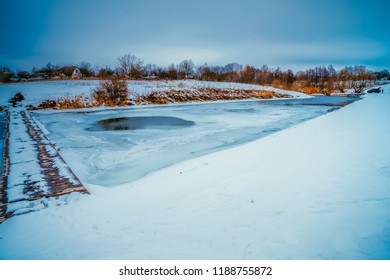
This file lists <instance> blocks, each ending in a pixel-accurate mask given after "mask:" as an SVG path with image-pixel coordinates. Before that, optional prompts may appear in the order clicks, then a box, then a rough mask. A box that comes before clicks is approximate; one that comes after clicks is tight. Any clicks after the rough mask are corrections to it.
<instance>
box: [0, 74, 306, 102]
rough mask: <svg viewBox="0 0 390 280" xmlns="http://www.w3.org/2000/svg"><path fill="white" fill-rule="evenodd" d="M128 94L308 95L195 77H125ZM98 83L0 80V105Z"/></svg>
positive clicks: (66, 94)
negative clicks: (232, 91) (260, 92)
mask: <svg viewBox="0 0 390 280" xmlns="http://www.w3.org/2000/svg"><path fill="white" fill-rule="evenodd" d="M127 84H128V89H129V95H130V98H136V97H138V96H143V95H147V94H150V93H151V92H154V91H159V92H167V91H170V90H172V89H174V90H175V89H176V90H183V89H186V90H196V89H200V88H214V89H229V90H230V89H239V90H266V91H274V92H276V93H278V94H288V95H290V96H293V97H307V95H305V94H303V93H299V92H294V91H287V90H282V89H276V88H273V87H266V86H258V85H249V84H240V83H224V82H207V81H198V80H177V81H132V80H130V81H128V83H127ZM98 85H99V80H68V81H66V80H64V81H44V82H29V83H15V84H0V106H3V105H6V104H7V103H8V100H9V99H11V98H12V97H13V96H14V95H15V94H16V93H17V92H21V93H22V94H23V95H24V97H25V101H23V104H24V105H33V106H38V105H39V104H40V103H41V102H42V101H43V100H46V99H52V100H55V99H57V98H72V97H75V96H79V95H85V96H90V95H91V94H92V92H93V90H94V89H96V87H97V86H98Z"/></svg>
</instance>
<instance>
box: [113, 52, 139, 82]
mask: <svg viewBox="0 0 390 280" xmlns="http://www.w3.org/2000/svg"><path fill="white" fill-rule="evenodd" d="M118 62H119V70H120V73H121V74H122V75H123V76H125V77H126V78H136V79H137V78H140V77H142V74H143V71H142V64H143V61H142V60H140V59H139V58H138V57H136V56H135V55H132V54H125V55H122V56H120V57H118Z"/></svg>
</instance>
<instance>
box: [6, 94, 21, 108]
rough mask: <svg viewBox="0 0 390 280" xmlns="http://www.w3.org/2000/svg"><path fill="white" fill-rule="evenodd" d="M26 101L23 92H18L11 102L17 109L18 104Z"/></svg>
mask: <svg viewBox="0 0 390 280" xmlns="http://www.w3.org/2000/svg"><path fill="white" fill-rule="evenodd" d="M23 100H24V96H23V94H22V93H21V92H18V93H16V94H15V96H14V97H12V98H11V99H10V100H9V102H10V103H12V106H13V107H15V106H16V103H18V102H21V101H23Z"/></svg>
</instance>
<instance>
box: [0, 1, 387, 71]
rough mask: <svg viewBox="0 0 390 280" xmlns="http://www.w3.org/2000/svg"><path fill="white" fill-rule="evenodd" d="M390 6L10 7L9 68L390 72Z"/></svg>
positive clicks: (1, 55) (1, 8) (1, 58)
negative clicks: (187, 63)
mask: <svg viewBox="0 0 390 280" xmlns="http://www.w3.org/2000/svg"><path fill="white" fill-rule="evenodd" d="M389 14H390V1H388V0H345V1H343V0H322V1H314V0H224V1H223V0H213V1H211V0H196V1H194V0H192V1H187V0H165V1H157V0H115V1H112V0H93V1H92V0H91V1H87V0H56V1H52V0H31V1H29V0H0V23H1V26H2V28H1V29H0V34H1V35H0V40H1V41H0V65H3V66H8V67H10V68H12V69H26V70H29V69H31V68H32V67H34V66H35V67H42V66H44V65H46V64H47V63H48V62H51V63H52V64H56V65H61V66H65V65H77V64H79V63H80V62H82V61H87V62H90V63H91V64H92V65H95V66H98V67H105V66H110V67H116V66H117V58H118V57H119V56H121V55H123V54H133V55H135V56H137V57H139V58H140V59H142V60H143V61H144V63H145V64H146V63H152V64H157V65H159V66H167V65H169V64H171V63H175V64H177V63H179V62H180V61H182V60H184V59H192V60H193V61H194V63H195V65H202V64H204V63H207V64H208V65H225V64H227V63H231V62H238V63H240V64H243V65H245V64H250V65H253V66H256V67H260V66H262V65H264V64H267V65H268V66H270V67H281V68H282V69H287V68H291V69H293V70H302V69H305V68H307V67H312V66H319V65H329V64H332V65H334V66H335V67H336V68H341V67H343V66H345V65H366V66H367V67H368V68H370V69H377V70H380V69H384V68H387V69H389V67H390V28H389V26H390V23H389V22H390V19H389V17H388V16H389Z"/></svg>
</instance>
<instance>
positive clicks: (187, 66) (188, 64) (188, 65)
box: [177, 59, 195, 78]
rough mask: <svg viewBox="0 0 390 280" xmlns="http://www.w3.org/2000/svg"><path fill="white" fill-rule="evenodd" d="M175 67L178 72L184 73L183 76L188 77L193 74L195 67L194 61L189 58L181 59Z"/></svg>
mask: <svg viewBox="0 0 390 280" xmlns="http://www.w3.org/2000/svg"><path fill="white" fill-rule="evenodd" d="M177 68H178V70H179V72H182V73H183V74H184V77H185V78H189V77H191V76H192V75H193V74H194V69H195V67H194V62H193V61H192V60H191V59H189V60H183V61H182V62H180V63H179V65H178V67H177Z"/></svg>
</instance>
